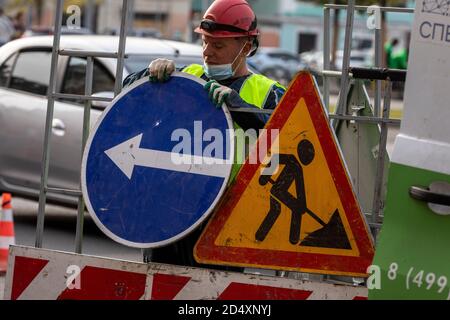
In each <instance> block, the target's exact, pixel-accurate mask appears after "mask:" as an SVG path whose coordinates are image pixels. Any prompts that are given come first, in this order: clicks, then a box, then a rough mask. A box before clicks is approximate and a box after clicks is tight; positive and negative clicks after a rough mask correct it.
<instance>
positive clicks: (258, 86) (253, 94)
mask: <svg viewBox="0 0 450 320" xmlns="http://www.w3.org/2000/svg"><path fill="white" fill-rule="evenodd" d="M182 72H185V73H188V74H191V75H193V76H196V77H198V78H201V77H202V76H203V74H204V73H205V71H204V69H203V66H201V65H199V64H191V65H190V66H188V67H186V68H184V69H183V70H182ZM274 86H276V87H279V88H283V89H284V87H283V86H281V85H280V84H279V83H278V82H276V81H274V80H271V79H269V78H267V77H265V76H263V75H259V74H252V75H250V76H249V77H248V78H247V79H246V80H245V81H244V83H243V84H242V86H241V89H240V90H239V96H240V97H241V98H242V100H244V101H245V102H246V103H248V104H252V105H254V106H256V107H258V108H260V109H262V108H263V107H264V105H265V103H266V101H267V98H268V97H269V95H270V92H271V89H272V87H274ZM239 128H240V127H239V126H238V124H237V123H234V129H235V130H236V129H239ZM236 133H237V135H238V134H242V133H243V132H242V130H238V131H237V132H236ZM255 138H256V137H255ZM236 140H237V142H238V143H236V148H235V150H236V152H235V163H234V164H233V168H232V171H231V177H230V182H232V181H233V180H234V178H235V177H236V175H237V173H238V171H239V169H240V167H241V163H242V162H243V160H245V158H244V154H245V150H246V148H245V137H240V136H239V137H238V136H237V137H236ZM238 144H239V145H238Z"/></svg>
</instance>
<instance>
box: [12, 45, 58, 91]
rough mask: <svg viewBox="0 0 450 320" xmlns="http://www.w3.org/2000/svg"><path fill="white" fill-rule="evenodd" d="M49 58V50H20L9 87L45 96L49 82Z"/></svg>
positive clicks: (50, 55)
mask: <svg viewBox="0 0 450 320" xmlns="http://www.w3.org/2000/svg"><path fill="white" fill-rule="evenodd" d="M51 58H52V53H51V51H24V52H20V53H19V56H18V57H17V61H16V64H15V66H14V70H13V72H12V78H11V84H10V88H12V89H17V90H22V91H27V92H30V93H34V94H39V95H43V96H45V95H46V94H47V89H48V85H49V82H50V66H51Z"/></svg>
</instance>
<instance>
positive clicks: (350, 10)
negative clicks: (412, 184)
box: [321, 0, 414, 238]
mask: <svg viewBox="0 0 450 320" xmlns="http://www.w3.org/2000/svg"><path fill="white" fill-rule="evenodd" d="M368 8H369V7H367V6H355V0H349V1H348V5H335V4H326V5H324V38H323V39H324V43H323V48H324V50H323V69H324V70H323V71H322V72H321V75H322V77H323V100H324V104H325V107H326V108H327V110H330V78H333V77H340V79H341V85H340V90H339V97H338V103H337V107H336V111H335V113H334V114H330V115H329V118H330V123H331V125H332V127H333V128H334V129H336V127H337V123H338V122H339V121H349V120H351V121H354V122H358V123H361V124H362V125H364V124H378V125H379V130H380V137H379V145H378V148H379V152H378V157H377V160H376V161H377V164H376V178H375V186H374V189H373V190H374V191H373V192H374V193H373V195H374V197H373V205H372V211H371V212H370V213H366V214H369V215H370V221H369V226H370V227H371V230H372V234H373V236H374V238H375V237H376V234H377V230H379V228H380V226H381V222H382V221H380V220H381V217H380V213H381V210H382V208H383V204H384V199H382V198H383V197H384V195H383V193H382V189H383V179H384V176H385V172H384V171H385V170H384V161H385V157H386V153H387V152H386V145H387V134H388V124H395V125H400V122H401V121H400V120H398V119H390V118H389V114H390V101H391V92H392V82H391V80H394V81H398V80H400V81H401V80H402V79H398V78H395V77H393V73H391V74H390V75H388V76H386V77H385V78H383V79H382V78H381V77H380V75H381V74H382V73H383V70H380V69H378V70H375V74H378V76H375V75H374V74H372V75H371V74H368V73H366V76H367V77H366V78H364V77H361V75H358V76H357V78H359V79H362V78H364V79H370V80H375V88H374V105H373V115H374V116H373V117H363V116H355V115H348V114H345V110H346V105H347V94H348V90H349V85H350V81H351V79H352V78H354V77H355V75H353V74H352V70H351V68H350V56H351V45H352V34H353V22H354V12H355V10H356V11H367V9H368ZM378 9H379V10H380V12H397V13H414V9H412V8H395V7H378ZM331 10H346V12H347V17H346V27H345V40H344V53H343V66H342V71H335V70H331V61H330V56H331V48H330V45H331V25H330V20H331ZM383 25H384V24H383V22H382V23H381V26H380V27H382V26H383ZM374 32H375V35H374V37H375V39H374V44H375V45H374V50H375V55H374V57H375V59H374V60H375V61H374V63H375V69H376V68H381V67H382V60H383V59H382V55H383V52H384V44H383V43H382V36H381V35H382V29H381V28H376V29H375V31H374ZM384 71H385V72H386V69H384ZM394 73H395V71H394ZM397 73H398V71H397ZM400 73H401V72H400ZM383 80H385V81H386V90H385V96H384V101H383V109H381V100H382V90H381V89H382V81H383ZM403 81H404V79H403Z"/></svg>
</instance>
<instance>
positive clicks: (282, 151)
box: [194, 73, 374, 276]
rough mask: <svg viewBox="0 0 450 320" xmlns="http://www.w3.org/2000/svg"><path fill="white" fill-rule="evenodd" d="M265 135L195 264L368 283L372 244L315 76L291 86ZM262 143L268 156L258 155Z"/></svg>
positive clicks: (226, 199) (223, 204)
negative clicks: (360, 278) (365, 279)
mask: <svg viewBox="0 0 450 320" xmlns="http://www.w3.org/2000/svg"><path fill="white" fill-rule="evenodd" d="M265 129H266V130H265V132H264V133H262V134H261V135H260V137H259V140H258V148H254V150H253V151H252V154H251V155H250V157H249V158H248V159H247V161H246V163H245V164H244V165H243V166H242V168H241V171H240V172H239V175H238V177H237V179H236V182H235V183H234V185H233V186H231V188H230V189H229V191H228V193H227V194H226V196H225V197H224V198H223V199H222V202H221V204H220V206H219V207H218V209H217V210H216V213H215V215H214V216H213V218H212V219H211V220H210V222H209V224H208V226H207V227H206V229H205V231H204V232H203V234H202V236H201V237H200V239H199V241H198V242H197V244H196V247H195V249H194V255H195V258H196V260H197V261H198V262H200V263H209V264H221V265H233V266H252V267H259V268H275V269H281V270H293V271H302V272H316V273H326V274H341V275H355V276H366V269H367V267H368V266H369V265H370V264H371V262H372V258H373V254H374V247H373V243H372V239H371V236H370V235H369V233H368V228H367V225H366V222H365V219H364V217H363V215H362V213H361V210H360V207H359V205H358V203H357V201H356V197H355V194H354V193H353V189H352V187H351V184H350V180H349V178H348V176H347V173H346V170H345V166H344V164H343V161H342V158H341V155H340V152H339V151H338V147H337V145H336V143H335V139H334V135H333V133H332V131H331V129H330V127H329V124H328V118H327V116H326V114H325V112H324V109H323V106H322V104H321V101H320V97H319V94H318V90H317V88H316V86H315V83H314V80H313V78H312V76H311V75H310V74H308V73H300V74H299V75H298V76H297V78H296V79H295V80H294V81H293V82H292V83H291V86H290V87H289V89H288V91H287V92H286V94H285V95H284V97H283V100H282V101H281V102H280V104H279V106H278V107H277V109H276V111H275V112H274V114H273V115H272V117H271V119H270V120H269V122H268V124H267V125H266V127H265ZM269 136H271V137H270V138H269ZM261 142H264V143H267V147H266V149H265V150H268V152H266V153H264V154H265V157H258V156H255V155H257V154H258V153H261V146H262V144H261ZM261 158H263V159H261ZM255 159H257V160H256V161H255ZM267 166H270V167H272V168H276V169H277V170H274V171H272V172H270V171H269V170H268V168H267Z"/></svg>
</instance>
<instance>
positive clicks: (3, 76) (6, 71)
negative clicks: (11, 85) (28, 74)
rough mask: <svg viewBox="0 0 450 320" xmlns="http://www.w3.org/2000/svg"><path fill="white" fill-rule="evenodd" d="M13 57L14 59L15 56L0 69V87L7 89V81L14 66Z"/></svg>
mask: <svg viewBox="0 0 450 320" xmlns="http://www.w3.org/2000/svg"><path fill="white" fill-rule="evenodd" d="M15 57H16V55H15V54H13V55H12V56H11V57H9V58H8V60H6V61H5V63H3V64H2V66H1V67H0V86H1V87H7V86H8V81H9V78H10V77H11V73H12V68H13V65H14V61H15V59H14V58H15Z"/></svg>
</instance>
